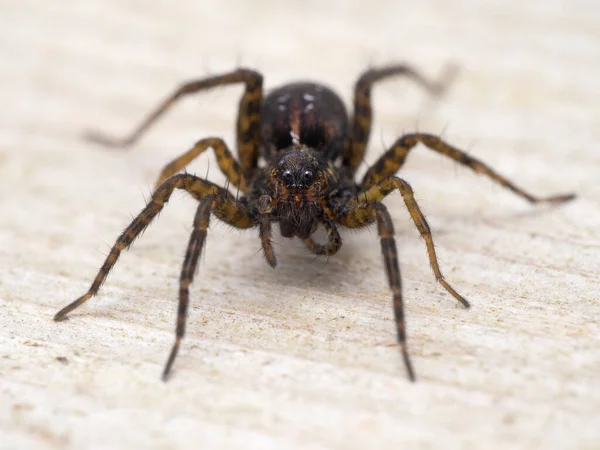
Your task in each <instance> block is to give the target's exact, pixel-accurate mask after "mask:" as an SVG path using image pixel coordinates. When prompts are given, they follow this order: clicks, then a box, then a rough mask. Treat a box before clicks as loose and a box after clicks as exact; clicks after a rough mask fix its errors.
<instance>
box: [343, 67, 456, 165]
mask: <svg viewBox="0 0 600 450" xmlns="http://www.w3.org/2000/svg"><path fill="white" fill-rule="evenodd" d="M455 72H456V68H455V67H452V66H450V67H448V68H447V69H446V72H445V73H444V75H443V77H442V78H441V79H440V80H439V81H437V82H432V81H429V80H428V79H427V78H425V77H424V76H423V75H421V73H420V72H417V71H416V70H414V69H412V68H411V67H409V66H406V65H404V64H398V65H392V66H387V67H381V68H379V69H371V70H368V71H366V72H365V73H363V74H362V75H361V76H360V78H359V79H358V81H357V82H356V86H355V88H354V116H353V117H352V122H351V125H350V141H349V142H348V143H347V145H346V148H345V149H344V158H343V165H344V166H346V167H349V168H350V170H351V171H352V173H354V172H355V171H356V169H357V168H358V166H359V165H360V163H361V162H362V160H363V157H364V154H365V149H366V147H367V143H368V142H369V135H370V134H371V123H372V116H373V114H372V108H371V89H372V88H373V86H374V85H375V84H376V83H378V82H379V81H383V80H385V79H388V78H391V77H394V76H400V75H402V76H405V77H408V78H411V79H412V80H414V81H415V82H417V84H419V85H420V86H421V87H423V88H424V89H426V90H427V91H428V92H429V93H430V94H432V95H441V94H442V93H443V92H444V91H445V90H446V88H447V86H448V85H449V84H450V81H451V79H452V78H453V77H454V74H455Z"/></svg>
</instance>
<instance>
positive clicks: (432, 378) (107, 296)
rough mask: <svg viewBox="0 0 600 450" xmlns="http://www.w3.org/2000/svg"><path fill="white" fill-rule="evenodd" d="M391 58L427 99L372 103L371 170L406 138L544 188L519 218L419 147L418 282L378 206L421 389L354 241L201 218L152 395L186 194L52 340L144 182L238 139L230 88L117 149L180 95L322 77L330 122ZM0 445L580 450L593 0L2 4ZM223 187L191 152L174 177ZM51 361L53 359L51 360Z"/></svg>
mask: <svg viewBox="0 0 600 450" xmlns="http://www.w3.org/2000/svg"><path fill="white" fill-rule="evenodd" d="M390 61H407V62H410V63H412V64H414V65H415V66H416V67H419V68H420V69H421V70H423V71H424V72H425V73H426V74H428V75H430V76H432V77H435V76H436V75H437V74H439V73H441V72H442V70H443V67H444V66H445V65H446V64H448V63H455V64H457V65H458V66H459V67H460V72H459V75H458V77H457V78H456V80H455V81H454V83H453V86H452V88H451V89H450V91H449V92H448V94H447V95H446V96H445V97H444V98H443V99H441V100H440V101H437V102H435V101H431V100H429V99H427V97H426V95H425V94H424V93H423V92H420V91H419V89H418V88H417V87H415V86H414V85H412V84H411V83H409V82H407V81H406V80H398V81H397V82H390V83H385V85H381V86H380V87H378V88H377V89H376V93H375V99H374V100H375V108H376V124H375V127H374V133H373V137H372V139H371V144H370V151H369V157H368V162H371V163H372V162H373V161H374V160H375V159H376V158H377V156H378V155H380V154H381V153H382V151H383V148H384V146H385V145H390V144H391V143H392V142H393V140H394V139H395V138H396V137H397V136H398V135H399V134H401V133H402V132H403V131H411V130H415V129H418V130H420V131H428V132H433V133H443V136H444V137H445V138H446V139H447V140H448V141H449V142H452V143H454V144H455V145H457V146H461V147H463V148H465V149H467V150H468V151H469V152H470V154H471V155H473V156H475V157H478V158H481V159H482V160H484V161H486V162H488V163H489V164H490V165H492V166H493V167H495V168H497V169H498V170H499V171H500V172H501V173H503V174H506V175H507V176H509V177H510V178H511V179H513V180H515V181H517V182H518V183H519V184H520V185H521V186H523V187H524V188H526V189H528V190H530V191H531V192H534V193H537V194H545V193H546V194H550V193H558V192H570V191H573V192H576V193H577V194H578V195H579V197H578V199H577V200H576V201H575V202H573V203H571V204H568V205H564V206H561V207H555V208H548V207H532V206H530V205H528V204H526V202H524V201H522V199H519V198H517V197H515V196H514V195H512V194H511V193H510V192H506V191H504V190H503V189H502V188H501V187H498V186H496V185H493V184H492V183H491V182H490V181H489V180H486V179H483V178H482V177H478V176H476V175H474V174H473V173H472V172H470V171H468V170H466V169H463V168H460V167H458V166H456V165H455V164H454V163H452V162H451V161H449V160H446V159H444V158H443V157H441V156H439V155H435V154H433V153H432V152H429V151H428V150H426V149H425V148H419V149H418V150H416V151H415V152H414V154H411V157H410V160H409V162H408V163H407V164H406V167H405V168H404V169H403V171H402V174H403V176H404V177H405V178H406V179H407V180H408V181H409V182H410V183H411V184H412V185H413V187H414V189H415V191H416V193H417V199H418V201H419V202H420V204H421V205H422V208H423V209H424V211H426V213H427V217H428V220H429V221H430V224H431V226H432V228H433V231H434V238H435V241H436V244H437V249H438V252H439V256H440V260H441V264H442V269H443V271H444V272H445V274H446V276H447V279H448V280H449V282H450V283H451V284H452V285H453V286H454V287H455V288H456V289H457V290H458V291H459V292H461V293H462V294H463V295H465V296H466V297H467V298H468V299H469V300H470V301H471V302H472V304H473V308H472V309H471V310H468V311H466V310H464V309H462V308H460V307H459V306H458V305H457V304H456V302H455V301H454V300H453V299H452V298H451V297H450V296H449V295H448V294H447V293H446V292H445V291H444V290H443V289H442V288H441V287H440V286H438V285H436V284H435V281H434V277H433V274H432V273H431V270H430V268H429V264H428V261H427V258H426V253H425V248H424V244H423V242H422V240H420V239H419V237H418V234H417V232H416V231H415V229H414V227H413V225H412V223H411V222H410V220H409V216H408V214H407V213H406V211H405V208H404V205H403V203H402V200H401V198H400V196H399V195H397V194H396V195H393V196H390V198H389V199H388V200H386V204H387V205H388V206H389V207H390V210H391V211H392V215H393V217H394V220H395V223H396V235H397V240H398V246H399V252H400V260H401V267H402V274H403V281H404V293H405V297H406V302H407V323H408V333H409V344H410V350H411V352H412V356H413V358H414V364H415V368H416V371H417V375H418V377H419V381H418V383H415V384H411V383H409V382H408V381H407V379H406V375H405V371H404V367H403V366H402V363H401V360H400V358H399V355H398V351H397V348H396V347H395V345H394V342H395V338H394V326H393V319H392V310H391V306H390V294H389V291H388V288H387V284H386V280H385V275H384V271H383V266H382V262H381V258H380V250H379V244H378V242H377V234H376V232H375V231H374V230H370V231H364V232H360V233H353V232H344V234H343V236H344V239H345V246H344V248H343V249H342V250H341V251H340V253H339V254H338V255H336V256H335V257H332V258H331V259H330V260H329V261H326V260H316V261H315V260H314V258H313V257H312V256H311V255H309V254H307V252H306V250H305V249H303V247H302V245H301V243H300V242H297V241H289V242H285V240H284V239H282V238H281V237H279V236H278V237H276V241H277V251H278V254H279V266H278V267H277V269H276V270H271V269H270V268H269V267H268V266H267V264H266V263H265V262H264V260H263V258H262V256H261V254H260V251H259V249H260V245H259V241H258V239H257V237H256V233H255V232H246V233H241V232H237V231H234V230H230V229H229V228H228V227H226V226H222V225H218V224H217V222H216V221H213V225H212V226H211V229H210V234H209V239H208V245H207V248H206V251H205V253H204V255H203V257H202V264H201V268H200V272H199V275H198V277H197V280H196V282H195V283H194V285H193V287H192V306H191V312H190V315H189V320H188V333H187V336H186V338H185V340H184V344H183V348H182V351H181V353H180V356H179V358H178V360H177V361H176V365H175V371H174V374H173V375H174V376H173V378H172V379H171V380H170V381H169V382H168V383H163V382H162V381H160V378H159V376H160V372H161V370H162V367H163V363H164V361H165V359H166V356H167V353H168V350H169V348H170V346H171V343H172V339H173V331H174V330H173V328H174V321H175V311H176V297H177V288H178V284H177V283H178V276H179V270H180V267H181V263H182V256H183V253H184V249H185V245H186V243H187V239H188V233H189V232H190V228H191V221H192V217H193V213H194V210H195V208H194V202H193V201H192V200H190V199H188V198H187V197H186V196H185V195H184V194H176V195H174V197H173V199H172V201H171V202H170V204H169V205H168V207H167V209H165V211H164V212H163V213H162V214H161V216H160V218H159V220H158V221H156V223H155V224H154V225H152V226H151V227H150V229H149V230H148V231H147V232H146V233H145V235H144V236H143V237H142V238H141V239H140V240H139V241H138V242H136V243H135V245H134V247H133V249H132V250H131V251H130V252H128V253H126V254H124V255H123V257H122V259H121V261H119V263H118V265H117V266H116V268H115V270H114V272H113V273H112V275H111V277H109V279H108V282H107V283H106V285H105V286H104V288H103V290H102V293H101V295H100V296H99V297H98V298H96V299H94V300H92V301H90V302H89V303H88V304H87V305H86V307H85V308H82V309H80V310H78V311H76V312H75V313H73V314H72V318H71V320H69V321H67V322H64V323H54V322H52V320H51V318H52V315H53V314H54V313H55V312H56V311H57V310H58V309H59V308H60V307H62V306H64V305H65V304H66V303H67V302H70V301H72V300H73V299H75V298H76V297H77V296H79V295H81V294H82V293H83V292H84V291H85V289H87V287H88V284H89V282H90V281H91V279H92V278H93V276H94V274H95V271H96V270H97V269H98V268H99V267H100V265H101V263H102V260H103V258H104V256H103V255H105V254H106V253H107V252H108V248H109V245H111V244H112V243H113V242H114V240H115V238H116V237H117V235H118V234H119V232H120V231H121V230H122V229H123V228H124V227H125V226H126V225H127V224H128V222H129V221H130V219H131V214H136V213H137V212H138V211H139V210H140V209H141V208H142V207H143V205H144V202H145V200H146V199H147V198H148V196H149V191H150V188H151V185H152V183H153V182H154V180H155V177H156V176H157V174H158V172H159V170H160V169H161V168H162V166H163V165H164V164H166V162H168V161H169V160H170V159H172V158H173V157H175V155H177V154H179V153H181V152H183V151H184V150H186V149H187V148H188V147H189V145H190V144H191V143H193V142H194V140H195V139H197V138H200V137H204V136H209V135H216V136H222V137H224V138H225V139H226V140H227V141H228V142H229V143H231V144H232V145H233V143H234V135H233V122H234V119H233V118H234V115H235V108H236V104H237V98H238V96H239V93H240V88H239V87H238V88H228V89H219V90H217V91H215V92H212V93H208V94H205V95H201V96H198V97H196V98H194V99H193V100H186V101H185V102H183V103H182V104H181V105H180V106H177V107H176V108H175V109H174V110H173V111H172V113H171V114H169V116H168V117H166V118H165V119H164V120H163V121H161V123H160V124H159V125H158V126H157V127H156V128H155V129H154V130H153V131H152V132H150V133H149V134H148V135H147V136H146V137H145V138H144V139H143V140H142V142H140V144H139V145H138V146H136V148H135V149H133V150H132V151H129V152H120V151H106V150H104V149H102V148H99V147H98V146H94V145H92V144H90V143H88V142H86V141H84V140H83V139H82V138H81V133H82V131H83V130H85V129H87V128H90V127H93V128H100V129H102V130H107V131H110V132H113V133H117V134H118V133H124V132H126V131H128V130H130V129H131V127H132V126H133V125H135V124H136V123H137V121H138V120H140V119H141V118H142V116H143V115H144V114H145V113H147V112H148V111H149V109H150V108H151V107H153V106H154V105H155V104H156V103H157V101H158V100H159V99H161V98H163V97H164V96H165V95H166V94H167V93H169V92H170V91H171V90H172V89H174V88H175V86H176V85H178V84H179V82H181V81H183V80H186V79H191V78H194V77H197V76H203V75H206V74H209V73H218V72H220V71H224V70H229V69H232V68H233V67H236V66H238V65H240V64H242V65H245V66H249V67H254V68H257V69H258V70H260V71H262V72H263V73H264V74H265V77H266V86H267V88H272V87H275V86H277V85H279V84H280V83H283V82H285V81H288V80H293V79H303V78H310V79H317V80H322V81H323V82H325V83H327V84H328V85H330V86H333V87H334V88H335V89H336V90H337V91H338V92H340V94H341V95H342V96H343V98H344V99H345V100H346V101H347V102H348V101H349V100H350V99H351V92H352V84H353V81H354V80H355V79H356V77H357V75H358V74H359V73H360V71H361V70H363V69H364V68H366V67H368V66H369V65H377V64H384V63H387V62H390ZM0 65H1V70H0V84H1V86H2V87H1V90H0V98H1V102H0V104H1V105H2V109H1V111H0V205H1V206H0V208H1V210H0V304H1V313H0V448H1V449H34V448H48V449H50V448H72V449H104V448H106V449H109V448H110V449H118V448H144V449H169V448H181V449H188V448H190V449H191V448H203V449H204V448H260V449H268V448H278V449H279V448H344V449H353V448H419V449H426V448H472V449H484V448H485V449H491V448H498V449H507V448H520V449H535V448H545V449H559V448H560V449H562V448H578V449H593V448H600V383H599V381H600V375H599V374H600V333H599V331H600V330H599V326H598V320H599V317H600V306H599V304H600V302H599V297H600V295H599V294H600V287H599V280H600V277H599V275H598V265H599V262H600V256H599V250H600V245H599V240H598V237H599V233H598V225H599V224H600V188H599V186H600V184H599V182H600V170H599V169H600V107H599V105H600V83H599V82H598V80H600V3H599V2H597V1H594V0H589V1H570V2H566V1H565V2H561V1H542V0H538V1H530V2H523V1H516V0H505V1H499V0H498V1H490V2H479V1H474V0H472V1H470V0H455V1H452V2H448V1H442V0H438V1H435V0H429V1H422V2H402V1H399V2H395V1H370V2H366V1H365V2H360V1H341V0H338V1H328V2H317V1H307V2H304V3H303V6H300V5H299V2H280V1H267V0H265V1H256V2H233V1H211V2H198V1H193V0H181V1H177V2H168V1H163V0H158V1H152V2H150V1H143V0H135V1H134V0H129V1H122V0H118V1H117V0H108V1H102V2H93V1H75V0H63V1H61V2H43V1H33V0H25V1H23V0H20V1H16V0H15V1H10V0H4V1H1V2H0ZM190 171H192V172H197V173H199V174H202V175H204V174H206V172H207V171H208V172H209V178H211V179H212V180H213V181H215V182H219V183H222V182H223V176H222V175H221V174H220V173H218V170H216V164H215V160H214V158H213V156H212V155H210V156H205V157H202V158H201V159H200V160H199V161H198V162H196V163H194V164H193V165H192V166H191V167H190ZM58 357H64V358H66V362H67V363H66V364H65V363H62V362H60V360H58V359H57V358H58Z"/></svg>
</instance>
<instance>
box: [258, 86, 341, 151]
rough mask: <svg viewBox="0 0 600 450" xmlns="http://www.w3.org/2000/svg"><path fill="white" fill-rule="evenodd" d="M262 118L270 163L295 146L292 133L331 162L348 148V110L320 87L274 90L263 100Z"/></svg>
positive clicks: (326, 89) (263, 139)
mask: <svg viewBox="0 0 600 450" xmlns="http://www.w3.org/2000/svg"><path fill="white" fill-rule="evenodd" d="M261 117H262V119H261V127H260V128H261V142H262V146H261V147H262V152H263V155H262V156H263V157H264V158H265V159H267V160H269V161H272V160H273V158H274V157H276V155H277V152H278V151H279V150H282V149H285V148H288V147H289V146H290V145H291V144H292V133H293V134H294V135H296V136H298V138H299V141H300V143H301V144H304V145H306V146H307V147H310V148H312V149H314V150H316V151H318V152H321V153H322V154H323V156H324V158H325V159H328V160H335V159H336V158H337V157H338V156H339V155H340V153H341V151H342V149H343V147H344V139H345V136H346V133H347V128H348V113H347V112H346V107H345V106H344V103H343V102H342V100H341V99H340V98H339V97H338V96H337V94H336V93H335V92H333V91H332V90H331V89H328V88H326V87H325V86H322V85H320V84H315V83H294V84H287V85H285V86H282V87H280V88H278V89H275V90H273V91H271V92H270V93H269V94H268V95H267V96H266V97H265V99H264V101H263V105H262V111H261Z"/></svg>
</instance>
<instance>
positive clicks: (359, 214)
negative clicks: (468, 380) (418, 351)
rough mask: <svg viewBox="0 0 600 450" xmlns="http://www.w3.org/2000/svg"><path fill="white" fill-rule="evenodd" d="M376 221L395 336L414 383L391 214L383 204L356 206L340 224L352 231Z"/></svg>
mask: <svg viewBox="0 0 600 450" xmlns="http://www.w3.org/2000/svg"><path fill="white" fill-rule="evenodd" d="M373 222H377V233H378V235H379V240H380V242H381V254H382V256H383V262H384V264H385V272H386V274H387V279H388V284H389V285H390V289H391V290H392V295H393V308H394V318H395V322H396V337H397V339H398V344H399V345H400V351H401V353H402V359H403V361H404V366H405V367H406V372H407V374H408V378H409V379H410V381H415V379H416V378H415V373H414V370H413V367H412V363H411V361H410V357H409V355H408V348H407V345H406V324H405V319H404V300H403V298H402V280H401V278H400V265H399V264H398V251H397V250H396V241H395V239H394V225H393V223H392V219H391V217H390V214H389V212H388V210H387V208H386V207H385V205H383V204H382V203H370V204H367V203H364V204H358V205H354V207H353V208H351V209H349V210H348V212H347V213H346V214H342V216H341V217H340V223H342V224H343V225H345V226H348V227H351V228H360V227H364V226H367V225H369V224H371V223H373Z"/></svg>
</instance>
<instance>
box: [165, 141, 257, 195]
mask: <svg viewBox="0 0 600 450" xmlns="http://www.w3.org/2000/svg"><path fill="white" fill-rule="evenodd" d="M207 148H212V149H213V150H214V152H215V156H216V157H217V164H218V165H219V168H220V169H221V172H223V174H224V175H225V176H226V177H227V179H228V180H229V181H230V182H231V184H233V185H234V186H235V187H239V188H240V189H241V190H242V191H243V192H246V191H247V190H248V185H247V182H246V176H245V175H244V171H243V170H242V167H241V166H240V163H239V162H238V161H237V160H236V159H235V157H234V156H233V155H232V154H231V152H230V151H229V148H227V144H225V141H223V139H220V138H206V139H201V140H199V141H198V142H196V143H195V144H194V146H193V147H192V148H191V149H190V150H188V151H187V152H185V153H184V154H183V155H181V156H179V157H177V158H175V159H174V160H173V161H171V162H170V163H169V164H167V165H166V166H165V167H164V168H163V170H162V172H161V173H160V176H159V177H158V180H157V181H156V184H155V185H154V189H155V190H156V189H157V188H158V186H160V185H161V184H162V183H163V181H165V180H166V179H167V178H169V177H172V176H173V175H175V174H176V173H177V172H179V171H180V170H182V169H183V168H184V167H185V166H187V165H188V164H189V163H190V162H192V161H193V160H194V159H196V158H197V157H198V156H200V154H202V153H203V152H204V151H205V150H206V149H207Z"/></svg>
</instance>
